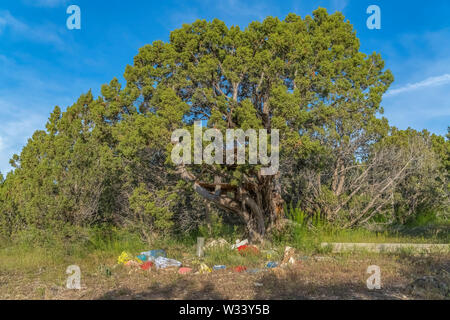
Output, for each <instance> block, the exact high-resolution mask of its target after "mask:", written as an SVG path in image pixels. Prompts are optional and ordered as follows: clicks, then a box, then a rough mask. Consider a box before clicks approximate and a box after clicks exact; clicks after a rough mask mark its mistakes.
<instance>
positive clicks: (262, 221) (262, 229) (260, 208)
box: [178, 165, 283, 242]
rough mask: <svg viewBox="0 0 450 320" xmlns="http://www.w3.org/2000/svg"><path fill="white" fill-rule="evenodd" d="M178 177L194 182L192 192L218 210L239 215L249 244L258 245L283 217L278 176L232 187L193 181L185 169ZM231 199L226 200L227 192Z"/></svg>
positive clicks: (181, 169) (260, 178)
mask: <svg viewBox="0 0 450 320" xmlns="http://www.w3.org/2000/svg"><path fill="white" fill-rule="evenodd" d="M178 172H179V174H180V176H181V177H182V178H183V179H185V180H187V181H191V182H193V183H194V190H195V191H196V192H197V193H198V194H199V195H200V196H202V197H203V198H205V199H206V200H208V201H211V202H213V203H215V204H216V205H217V206H219V207H220V208H222V209H224V210H226V211H228V212H230V213H233V214H237V215H238V216H240V217H241V218H242V219H243V220H244V222H245V224H246V228H247V232H248V237H249V240H250V241H251V242H261V241H263V239H264V237H265V236H266V233H267V231H268V230H271V229H273V228H274V227H276V226H277V225H279V223H280V222H281V220H282V218H283V199H282V197H281V185H280V184H279V177H278V176H259V177H258V180H259V181H258V182H259V183H244V184H243V185H241V186H239V187H235V186H232V185H229V184H226V183H220V182H218V181H220V180H219V179H215V183H203V182H199V181H197V180H196V179H195V176H193V174H192V173H190V172H188V171H187V170H186V168H185V167H184V166H182V165H181V166H179V167H178ZM231 191H232V192H233V193H234V197H229V196H228V195H227V193H228V192H231Z"/></svg>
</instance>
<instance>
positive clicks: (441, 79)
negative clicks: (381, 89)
mask: <svg viewBox="0 0 450 320" xmlns="http://www.w3.org/2000/svg"><path fill="white" fill-rule="evenodd" d="M448 83H450V74H444V75H441V76H437V77H430V78H427V79H425V80H423V81H420V82H416V83H410V84H407V85H406V86H404V87H400V88H397V89H392V90H389V92H388V93H387V94H386V97H390V96H395V95H398V94H401V93H405V92H410V91H415V90H418V89H422V88H427V87H437V86H441V85H445V84H448Z"/></svg>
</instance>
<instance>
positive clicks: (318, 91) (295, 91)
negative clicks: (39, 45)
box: [125, 9, 392, 239]
mask: <svg viewBox="0 0 450 320" xmlns="http://www.w3.org/2000/svg"><path fill="white" fill-rule="evenodd" d="M383 69H384V63H383V61H382V60H381V58H380V57H379V56H378V55H376V54H373V55H370V56H367V55H365V54H363V53H361V52H360V51H359V40H358V38H357V37H356V35H355V31H354V30H353V27H352V25H351V24H350V23H349V22H346V21H344V17H343V15H342V14H341V13H335V14H333V15H328V14H327V12H326V10H325V9H318V10H316V11H315V12H314V15H313V17H309V16H307V17H306V18H305V19H302V18H301V17H299V16H297V15H295V14H289V15H288V16H287V17H286V19H285V20H284V21H280V20H279V19H277V18H272V17H268V18H266V19H265V20H264V21H263V22H252V23H251V24H250V25H249V26H248V27H247V28H246V29H245V30H241V29H240V28H239V27H237V26H233V27H230V28H228V27H227V26H226V25H225V23H223V22H222V21H219V20H214V21H212V22H206V21H197V22H194V23H193V24H186V25H183V27H182V28H181V29H178V30H175V31H174V32H172V33H171V36H170V42H169V43H164V42H161V41H157V42H154V43H153V44H152V45H147V46H145V47H143V48H142V49H141V50H140V52H139V54H138V55H137V56H136V57H135V60H134V65H133V66H128V67H127V69H126V72H125V78H126V79H127V82H128V83H127V89H126V90H128V91H129V92H133V93H134V94H135V95H136V96H137V95H138V96H137V100H136V101H137V102H138V104H139V110H140V112H142V113H151V114H153V115H154V116H157V117H159V118H166V121H160V122H158V124H157V125H158V126H160V128H158V129H157V130H162V131H164V132H167V131H168V130H169V131H170V130H173V129H175V128H176V127H172V128H170V127H169V126H170V125H172V124H173V123H174V120H175V119H173V118H174V117H178V119H176V121H175V122H181V120H182V119H183V120H184V121H183V126H184V127H191V126H192V123H193V121H195V120H203V121H207V127H210V128H217V129H219V130H225V129H236V128H242V129H244V130H246V129H248V128H253V129H260V128H264V129H267V130H268V131H269V132H270V130H271V129H279V130H280V134H281V156H282V160H281V161H283V157H284V158H286V157H296V156H298V155H301V154H302V153H305V152H308V150H310V149H313V148H317V147H319V142H318V141H312V140H311V136H310V135H304V134H303V133H304V132H305V130H307V129H308V128H313V127H314V128H315V130H319V131H321V130H322V131H323V130H330V129H331V130H333V132H332V133H331V135H329V137H333V140H332V141H330V142H329V143H337V144H342V145H344V144H346V143H348V142H349V141H350V140H351V139H354V138H355V139H357V138H358V137H356V136H355V137H353V136H351V135H350V134H347V132H349V131H351V130H352V128H351V127H350V126H351V124H349V123H344V122H343V121H340V120H342V119H344V118H349V117H350V115H354V116H353V119H354V121H359V123H360V127H364V126H368V125H370V124H371V122H372V121H373V120H374V117H375V114H376V112H377V111H379V104H380V101H381V97H382V94H383V93H384V92H385V91H386V90H387V89H388V86H389V84H390V83H391V81H392V76H391V74H390V72H389V71H387V72H385V71H383ZM180 110H182V112H180ZM330 117H334V119H335V121H334V123H335V126H334V127H332V128H330V127H329V126H328V127H326V126H325V125H324V124H325V123H326V122H327V121H329V118H330ZM152 121H155V120H152ZM155 125H156V122H155ZM153 130H155V128H154V129H153ZM319 134H320V133H319ZM343 136H345V137H343ZM345 151H346V150H342V156H343V157H345V154H344V152H345ZM353 151H354V150H353ZM350 152H351V151H350ZM336 161H337V163H338V164H337V167H336V170H337V171H338V170H339V168H340V166H341V165H343V164H344V162H343V161H345V158H342V159H337V160H336ZM258 169H259V167H252V166H248V165H238V166H226V165H225V166H218V165H214V166H212V165H211V166H207V165H201V166H180V167H179V168H178V173H179V174H180V175H181V176H182V177H183V178H184V179H187V180H190V181H192V182H193V183H194V187H195V189H196V190H197V191H198V193H199V194H200V195H202V196H203V197H204V198H205V199H206V200H208V201H212V202H214V203H215V204H217V205H218V206H219V207H221V208H223V209H225V210H227V211H229V212H231V213H234V214H237V215H239V216H240V217H242V218H243V219H244V221H245V222H246V224H247V227H248V231H249V233H250V236H251V237H252V238H255V239H256V238H261V237H263V236H264V234H265V233H266V231H267V230H268V229H270V228H272V227H273V226H275V225H276V224H277V223H278V222H279V221H280V219H281V215H280V213H281V211H282V210H281V208H282V205H283V200H282V198H281V188H282V186H281V185H280V182H279V181H280V179H279V175H274V176H262V175H261V174H260V173H259V171H258ZM336 183H337V185H338V184H339V181H336Z"/></svg>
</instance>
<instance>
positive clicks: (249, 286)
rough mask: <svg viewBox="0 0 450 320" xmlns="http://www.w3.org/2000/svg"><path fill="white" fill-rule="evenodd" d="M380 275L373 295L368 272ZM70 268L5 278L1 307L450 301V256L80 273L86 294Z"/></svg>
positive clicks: (1, 274)
mask: <svg viewBox="0 0 450 320" xmlns="http://www.w3.org/2000/svg"><path fill="white" fill-rule="evenodd" d="M370 265H377V266H379V267H380V269H381V286H382V288H381V289H380V290H369V289H368V288H367V285H366V281H367V279H368V278H369V276H370V274H368V273H367V268H368V267H369V266H370ZM65 268H66V267H63V266H56V267H54V268H41V269H40V270H36V272H31V273H30V272H29V273H26V274H23V273H20V272H5V271H1V270H0V299H151V300H160V299H164V300H166V299H175V300H177V299H193V300H209V299H219V300H220V299H225V300H227V299H236V300H240V299H262V300H266V299H275V300H277V299H282V300H285V299H293V300H304V299H332V300H335V299H338V300H340V299H363V300H365V299H395V300H397V299H401V300H411V299H446V300H448V299H450V291H449V288H450V255H435V256H408V255H386V254H383V255H373V254H371V255H368V254H347V255H332V254H329V255H324V256H311V257H304V258H303V259H301V260H299V262H298V263H297V264H296V265H294V266H291V267H288V268H277V269H270V270H269V269H266V270H265V271H262V272H258V273H249V272H243V273H237V272H233V271H232V270H223V271H213V272H212V273H208V274H194V273H193V274H187V275H179V274H178V273H177V272H176V270H164V271H163V270H159V271H157V270H154V269H153V270H149V271H142V270H140V269H133V268H129V267H125V266H118V265H114V262H112V261H111V264H110V266H109V267H108V266H107V265H103V266H97V267H96V266H94V265H90V266H88V265H86V266H83V265H80V268H81V273H82V274H81V286H82V287H81V290H70V289H67V288H66V285H65V284H66V279H67V276H68V275H66V274H65Z"/></svg>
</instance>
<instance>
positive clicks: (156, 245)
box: [0, 212, 450, 273]
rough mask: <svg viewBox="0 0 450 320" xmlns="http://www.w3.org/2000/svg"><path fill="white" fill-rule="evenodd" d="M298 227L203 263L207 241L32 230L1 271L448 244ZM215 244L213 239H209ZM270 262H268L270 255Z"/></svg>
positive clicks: (4, 250)
mask: <svg viewBox="0 0 450 320" xmlns="http://www.w3.org/2000/svg"><path fill="white" fill-rule="evenodd" d="M291 218H293V220H294V221H298V222H299V223H298V225H297V226H293V227H290V228H288V229H285V230H284V232H282V233H278V234H275V235H274V236H273V237H272V239H271V242H268V243H267V244H265V247H262V248H260V249H261V252H260V254H259V255H252V254H249V255H245V256H242V255H241V254H239V253H238V252H237V251H236V250H234V251H232V250H230V249H229V248H216V249H212V250H208V251H207V252H206V255H205V257H204V258H202V259H196V258H195V250H196V249H195V248H196V237H197V236H198V235H201V236H208V235H207V234H204V233H200V234H199V233H192V234H186V235H183V236H177V237H174V236H165V237H155V238H154V239H152V240H151V241H144V240H142V239H141V238H140V237H139V236H138V235H137V234H136V233H133V232H130V231H128V230H125V229H118V228H114V227H110V226H101V227H95V228H75V227H68V226H66V227H62V228H60V229H58V230H59V231H58V232H54V231H48V230H47V231H45V230H44V231H43V230H35V229H30V230H26V231H22V232H20V233H17V234H15V236H14V237H13V238H11V239H2V241H0V243H1V245H0V270H2V271H5V272H22V273H27V272H36V270H40V269H42V268H44V269H55V268H59V269H60V268H62V267H63V266H68V265H71V264H77V263H81V262H83V263H84V264H86V263H87V264H88V265H90V266H91V267H92V268H94V269H95V268H99V266H102V265H107V264H109V265H111V264H114V263H116V261H117V257H118V256H119V255H120V254H121V252H123V251H127V252H130V253H131V254H133V255H137V254H139V252H141V251H147V250H151V249H165V250H166V252H167V255H168V257H170V258H174V259H177V260H179V261H183V262H187V263H188V264H189V263H199V262H205V263H206V264H207V265H209V266H211V267H212V266H213V265H226V266H230V267H233V266H238V265H245V266H247V267H255V268H258V267H263V266H264V265H265V264H266V263H267V262H268V261H280V260H281V259H282V257H283V252H284V247H285V246H291V247H294V248H297V249H298V250H299V251H300V253H301V254H303V255H314V254H327V253H329V252H330V249H329V248H322V247H321V243H322V242H365V243H449V242H450V241H449V235H448V232H445V231H444V232H442V233H440V234H439V235H435V234H431V235H430V234H428V235H427V236H424V235H420V234H419V235H407V234H406V233H405V230H402V231H401V232H400V231H396V232H389V231H385V232H371V231H368V230H365V229H351V230H338V229H336V228H332V227H330V226H329V225H326V224H325V223H323V222H322V221H320V219H319V218H315V219H316V220H315V221H314V222H313V224H312V225H311V224H307V223H306V220H305V217H304V216H303V217H302V213H301V212H297V213H296V216H293V217H291ZM220 236H222V237H224V238H225V239H226V240H227V241H229V242H230V243H233V242H234V241H235V240H236V239H243V237H242V234H240V233H237V231H236V230H234V231H231V230H227V231H226V232H225V234H222V235H220V234H216V233H215V234H214V236H213V237H214V238H218V237H220ZM210 238H212V237H210ZM269 249H271V250H272V256H271V257H267V250H269Z"/></svg>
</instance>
